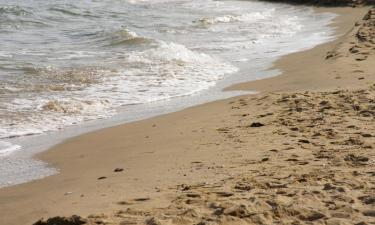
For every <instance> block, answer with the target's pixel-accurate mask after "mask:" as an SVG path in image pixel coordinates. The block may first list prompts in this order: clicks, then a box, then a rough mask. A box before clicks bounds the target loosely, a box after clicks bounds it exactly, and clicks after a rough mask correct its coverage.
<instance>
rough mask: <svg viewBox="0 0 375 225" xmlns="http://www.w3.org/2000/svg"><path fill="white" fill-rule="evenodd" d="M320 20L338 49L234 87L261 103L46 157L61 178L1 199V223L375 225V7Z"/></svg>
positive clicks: (128, 129) (102, 134)
mask: <svg viewBox="0 0 375 225" xmlns="http://www.w3.org/2000/svg"><path fill="white" fill-rule="evenodd" d="M318 10H327V11H331V12H335V13H338V14H339V15H340V16H339V17H338V18H337V19H336V21H335V24H334V26H335V27H337V32H338V34H340V38H338V39H337V40H336V41H333V42H330V43H327V44H323V45H320V46H318V47H316V48H314V49H312V50H308V51H304V52H300V53H295V54H291V55H288V56H286V57H283V58H282V59H280V60H279V61H278V62H277V63H276V65H275V66H276V68H279V69H281V70H282V71H283V75H281V76H278V77H274V78H270V79H265V80H259V81H255V82H250V83H244V84H239V85H236V86H234V87H231V88H230V89H247V90H248V89H251V90H258V91H261V93H260V94H258V95H255V96H242V97H236V98H232V99H228V100H221V101H217V102H212V103H209V104H204V105H200V106H196V107H192V108H189V109H186V110H183V111H181V112H177V113H172V114H168V115H163V116H158V117H156V118H152V119H148V120H144V121H140V122H135V123H130V124H125V125H121V126H116V127H112V128H109V129H103V130H100V131H96V132H93V133H88V134H85V135H82V136H79V137H76V138H73V139H70V140H68V141H66V142H65V143H63V144H60V145H58V146H56V147H54V148H53V149H51V150H49V151H47V152H45V153H43V154H41V155H39V156H38V158H40V159H42V160H45V161H47V162H49V163H50V164H51V165H52V166H54V167H57V168H59V169H60V171H61V173H60V174H58V175H55V176H51V177H48V178H45V179H42V180H38V181H34V182H30V183H27V184H22V185H17V186H13V187H10V188H4V189H0V199H1V201H0V224H1V225H3V224H4V225H23V224H25V225H27V224H33V223H34V222H36V221H37V220H38V219H40V218H42V217H44V218H48V217H52V216H71V215H73V214H77V215H80V216H82V217H83V218H82V220H85V221H88V222H87V223H88V224H122V225H125V224H144V223H146V224H149V225H151V224H202V225H203V224H218V223H221V224H275V223H279V224H309V223H316V224H371V222H372V223H373V224H374V223H375V222H374V221H375V211H374V208H375V205H374V204H375V196H374V195H375V189H374V187H375V174H374V170H373V168H374V164H375V161H374V160H375V152H374V150H373V148H374V147H375V145H374V141H375V136H374V134H375V132H374V131H375V126H374V123H373V122H374V115H375V105H374V100H373V99H374V96H375V87H374V86H371V85H373V83H374V81H375V68H374V66H373V62H374V60H375V59H374V58H375V57H374V55H373V53H374V52H375V50H374V46H373V45H372V43H371V42H370V41H368V40H366V38H368V35H370V36H371V35H372V33H371V32H372V31H371V30H370V31H369V29H367V28H366V26H365V25H361V24H365V23H366V21H361V19H362V18H363V16H364V15H365V14H366V12H367V11H368V8H328V9H325V8H321V9H318ZM357 21H361V23H360V24H359V25H358V26H354V24H355V23H356V22H357ZM361 29H363V30H361ZM358 33H360V34H361V33H364V34H363V35H364V37H363V38H362V37H360V35H358ZM368 33H369V34H368ZM359 39H361V40H360V41H359ZM372 40H374V39H372ZM353 49H355V50H353ZM77 220H81V219H77ZM40 224H43V223H40ZM71 224H80V223H78V222H77V223H71Z"/></svg>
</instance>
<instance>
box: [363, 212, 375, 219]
mask: <svg viewBox="0 0 375 225" xmlns="http://www.w3.org/2000/svg"><path fill="white" fill-rule="evenodd" d="M362 214H363V215H364V216H370V217H375V210H366V211H363V212H362Z"/></svg>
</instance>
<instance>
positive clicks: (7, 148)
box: [0, 141, 21, 157]
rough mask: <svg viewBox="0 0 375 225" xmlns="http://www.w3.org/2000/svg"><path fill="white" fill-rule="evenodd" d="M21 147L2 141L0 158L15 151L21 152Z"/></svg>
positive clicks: (0, 142)
mask: <svg viewBox="0 0 375 225" xmlns="http://www.w3.org/2000/svg"><path fill="white" fill-rule="evenodd" d="M20 149H21V146H19V145H15V144H12V143H10V142H5V141H0V157H4V156H8V155H10V154H12V153H13V152H14V151H17V150H20Z"/></svg>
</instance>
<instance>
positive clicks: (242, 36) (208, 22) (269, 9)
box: [0, 0, 336, 187]
mask: <svg viewBox="0 0 375 225" xmlns="http://www.w3.org/2000/svg"><path fill="white" fill-rule="evenodd" d="M335 17H336V15H335V14H332V13H322V12H316V11H314V9H313V8H311V7H301V6H299V7H297V6H291V5H286V4H277V3H268V2H261V1H250V0H249V1H245V0H204V1H202V0H79V1H77V0H49V1H46V0H0V187H5V186H9V185H15V184H19V183H23V182H27V181H31V180H35V179H40V178H43V177H45V176H49V175H52V174H55V173H58V172H59V171H58V168H53V167H52V166H50V165H48V164H47V163H46V162H42V161H40V160H37V159H34V158H33V156H34V155H35V154H37V153H39V152H41V151H44V150H46V149H48V148H49V147H51V146H53V145H55V144H57V143H60V142H61V141H63V140H65V139H67V138H70V137H73V136H76V135H79V134H82V133H85V132H89V131H92V130H96V129H100V128H103V127H108V126H113V125H116V124H121V123H125V122H129V121H134V120H139V119H144V118H147V117H151V116H155V115H159V114H163V113H168V112H173V111H176V110H180V109H182V108H186V107H189V106H192V105H197V104H201V103H204V102H208V101H213V100H216V99H221V98H226V97H231V96H235V95H239V94H244V92H223V91H222V89H223V88H224V87H226V86H229V85H231V84H234V83H239V82H245V81H250V80H256V79H262V78H266V77H270V76H276V75H278V74H280V71H277V70H270V68H271V66H272V63H273V62H274V61H275V60H277V59H278V58H279V57H280V56H283V55H286V54H289V53H292V52H297V51H302V50H306V49H309V48H312V47H314V46H316V45H318V44H321V43H324V42H327V41H330V40H332V39H334V38H335V37H334V28H333V27H332V26H331V24H332V21H333V19H334V18H335ZM247 93H252V92H251V91H250V92H247Z"/></svg>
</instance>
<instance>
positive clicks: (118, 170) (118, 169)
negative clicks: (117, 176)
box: [113, 168, 124, 173]
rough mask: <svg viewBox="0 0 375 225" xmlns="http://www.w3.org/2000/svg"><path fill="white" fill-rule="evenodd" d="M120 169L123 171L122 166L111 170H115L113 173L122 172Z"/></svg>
mask: <svg viewBox="0 0 375 225" xmlns="http://www.w3.org/2000/svg"><path fill="white" fill-rule="evenodd" d="M122 171H124V169H123V168H116V169H114V170H113V172H115V173H118V172H122Z"/></svg>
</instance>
